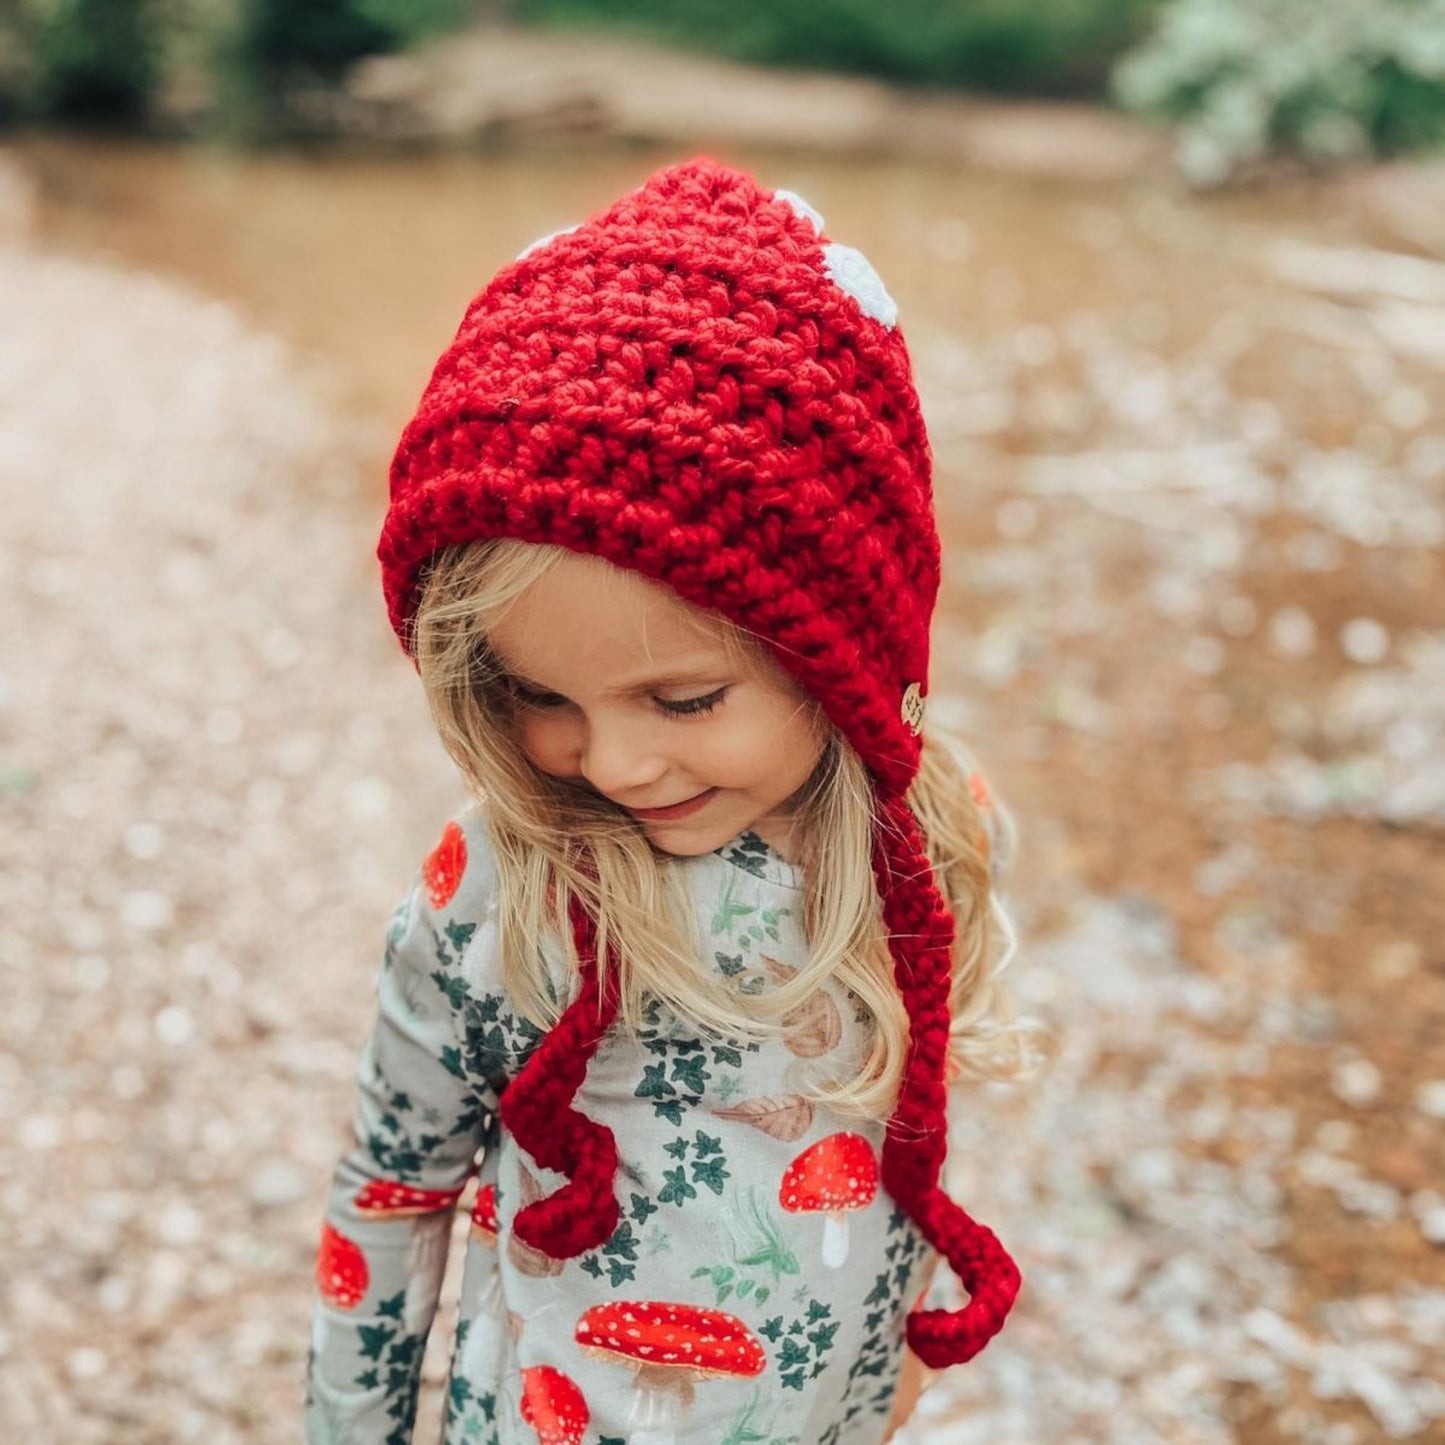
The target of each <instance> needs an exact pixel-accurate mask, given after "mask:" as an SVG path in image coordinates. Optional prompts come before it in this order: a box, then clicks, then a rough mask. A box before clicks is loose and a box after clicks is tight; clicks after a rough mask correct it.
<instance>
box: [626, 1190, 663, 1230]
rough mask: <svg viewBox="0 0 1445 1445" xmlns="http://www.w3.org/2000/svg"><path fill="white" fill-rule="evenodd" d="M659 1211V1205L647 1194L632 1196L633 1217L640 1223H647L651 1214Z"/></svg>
mask: <svg viewBox="0 0 1445 1445" xmlns="http://www.w3.org/2000/svg"><path fill="white" fill-rule="evenodd" d="M656 1213H657V1205H655V1204H654V1203H653V1202H652V1200H650V1199H649V1198H648V1197H647V1196H646V1195H645V1194H634V1195H633V1196H632V1217H633V1218H634V1219H635V1220H636V1221H637V1222H638V1223H639V1224H646V1223H647V1219H648V1216H649V1215H652V1214H656Z"/></svg>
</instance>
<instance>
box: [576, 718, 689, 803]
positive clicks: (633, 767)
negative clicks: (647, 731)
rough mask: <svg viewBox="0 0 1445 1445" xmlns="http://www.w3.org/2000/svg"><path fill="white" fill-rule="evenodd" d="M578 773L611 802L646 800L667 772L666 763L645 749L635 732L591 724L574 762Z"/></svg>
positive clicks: (623, 726) (633, 730) (653, 751)
mask: <svg viewBox="0 0 1445 1445" xmlns="http://www.w3.org/2000/svg"><path fill="white" fill-rule="evenodd" d="M577 767H578V770H579V771H580V772H581V774H582V776H583V777H584V778H586V779H587V781H588V782H589V783H591V784H592V786H593V787H594V788H596V789H597V791H598V792H599V793H601V794H603V795H604V796H605V797H608V798H611V799H612V800H613V801H614V802H615V801H617V800H619V799H627V798H630V799H637V798H640V797H646V796H650V793H651V791H653V790H654V785H655V784H656V782H657V780H658V779H659V778H660V777H662V776H663V775H664V774H665V773H666V772H667V767H668V764H667V761H666V759H665V758H662V757H660V756H659V755H658V753H657V752H656V751H655V750H654V749H652V748H651V747H650V746H648V744H647V741H646V739H644V738H640V737H639V736H638V735H637V732H636V729H635V728H633V729H629V728H628V727H626V725H625V724H615V725H613V726H611V727H607V726H600V727H599V726H598V725H596V724H593V725H592V726H591V727H590V728H589V729H588V732H587V737H586V740H585V741H584V743H583V745H582V752H581V756H580V757H579V758H578V760H577Z"/></svg>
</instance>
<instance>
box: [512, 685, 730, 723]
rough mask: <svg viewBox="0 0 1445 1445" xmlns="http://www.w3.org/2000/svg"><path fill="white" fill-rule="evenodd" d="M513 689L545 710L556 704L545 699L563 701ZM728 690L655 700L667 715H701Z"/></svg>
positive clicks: (526, 702)
mask: <svg viewBox="0 0 1445 1445" xmlns="http://www.w3.org/2000/svg"><path fill="white" fill-rule="evenodd" d="M511 691H512V695H513V697H515V698H516V700H517V701H518V702H519V703H521V704H522V706H523V707H535V708H539V709H541V710H543V711H550V710H551V709H552V707H553V706H554V704H553V703H551V702H547V701H545V699H547V698H556V699H557V701H558V702H561V701H563V699H561V698H558V697H557V694H556V693H554V692H532V691H531V690H530V689H528V688H525V687H522V686H521V685H520V684H519V683H515V682H514V683H512V684H511ZM726 692H727V688H725V687H720V688H718V690H717V691H716V692H710V693H708V694H707V696H706V697H690V698H687V699H686V700H685V701H682V702H664V701H663V700H662V699H661V698H653V702H655V703H656V704H657V707H658V710H659V711H660V712H662V713H663V714H664V715H666V716H667V717H699V716H702V715H704V714H707V713H710V712H711V711H712V710H713V709H714V708H715V707H716V706H717V705H718V704H719V703H720V702H721V701H722V700H723V697H724V695H725V694H726Z"/></svg>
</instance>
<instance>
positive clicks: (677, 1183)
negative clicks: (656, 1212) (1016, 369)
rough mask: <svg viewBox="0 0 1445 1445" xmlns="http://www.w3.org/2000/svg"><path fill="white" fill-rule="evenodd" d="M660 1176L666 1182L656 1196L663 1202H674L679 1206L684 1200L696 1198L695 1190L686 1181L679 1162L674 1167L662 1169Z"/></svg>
mask: <svg viewBox="0 0 1445 1445" xmlns="http://www.w3.org/2000/svg"><path fill="white" fill-rule="evenodd" d="M662 1177H663V1178H664V1179H665V1180H667V1183H666V1184H664V1185H663V1187H662V1188H661V1189H659V1190H658V1191H657V1197H658V1199H659V1200H660V1201H661V1202H662V1203H663V1204H676V1205H677V1206H678V1207H679V1208H681V1207H682V1205H683V1203H684V1202H685V1201H686V1200H689V1199H696V1198H697V1190H696V1189H694V1188H693V1187H692V1185H691V1184H689V1183H688V1182H687V1179H686V1177H685V1176H684V1174H683V1166H682V1165H681V1164H679V1165H678V1166H677V1168H676V1169H664V1170H663V1171H662Z"/></svg>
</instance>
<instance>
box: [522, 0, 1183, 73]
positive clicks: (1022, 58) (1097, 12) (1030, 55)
mask: <svg viewBox="0 0 1445 1445" xmlns="http://www.w3.org/2000/svg"><path fill="white" fill-rule="evenodd" d="M1160 3H1161V0H515V3H514V6H513V9H514V11H515V13H517V14H518V15H519V17H520V18H522V19H525V20H533V21H538V22H543V23H546V24H551V25H574V24H587V25H593V26H604V25H605V26H609V27H612V28H614V29H622V30H626V31H630V32H631V33H633V34H636V35H645V36H655V37H658V38H662V39H666V40H669V41H673V42H678V43H682V44H686V45H690V46H693V47H695V48H697V49H700V50H708V51H713V52H716V53H719V54H722V55H727V56H730V57H732V58H733V59H736V60H747V61H754V62H758V63H761V64H777V65H789V66H799V67H807V68H810V69H819V70H838V71H850V72H853V73H855V74H865V75H878V76H883V77H885V78H887V79H890V80H895V81H900V82H904V83H913V84H925V85H940V86H965V87H972V88H976V89H982V90H993V91H1008V92H1014V93H1020V94H1029V95H1097V94H1100V93H1102V92H1103V91H1104V90H1105V89H1106V87H1107V83H1108V76H1109V72H1110V69H1111V67H1112V66H1113V64H1114V62H1115V61H1116V60H1117V59H1118V57H1119V56H1120V55H1121V54H1122V53H1123V52H1124V51H1125V50H1126V49H1127V48H1128V47H1129V46H1130V45H1131V44H1133V43H1134V42H1135V41H1136V40H1139V39H1141V38H1142V37H1143V36H1144V35H1145V34H1146V33H1147V32H1148V30H1149V26H1150V22H1151V20H1152V17H1153V15H1154V13H1155V12H1156V11H1157V10H1158V9H1159V6H1160Z"/></svg>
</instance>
